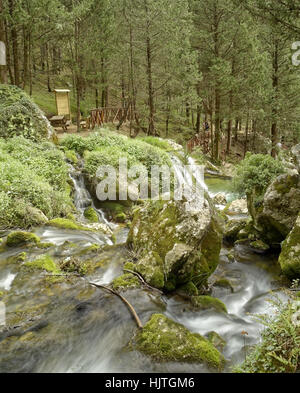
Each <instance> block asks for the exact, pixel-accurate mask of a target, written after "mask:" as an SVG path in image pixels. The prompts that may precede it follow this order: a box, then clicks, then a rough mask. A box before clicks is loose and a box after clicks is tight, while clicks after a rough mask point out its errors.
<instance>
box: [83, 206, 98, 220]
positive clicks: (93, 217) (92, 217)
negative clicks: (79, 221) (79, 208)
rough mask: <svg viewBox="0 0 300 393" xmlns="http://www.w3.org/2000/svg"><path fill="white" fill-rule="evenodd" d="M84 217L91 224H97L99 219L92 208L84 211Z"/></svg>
mask: <svg viewBox="0 0 300 393" xmlns="http://www.w3.org/2000/svg"><path fill="white" fill-rule="evenodd" d="M84 217H85V218H86V219H87V220H88V221H89V222H92V223H98V222H99V217H98V215H97V213H96V210H95V209H93V208H92V207H87V208H86V209H85V211H84Z"/></svg>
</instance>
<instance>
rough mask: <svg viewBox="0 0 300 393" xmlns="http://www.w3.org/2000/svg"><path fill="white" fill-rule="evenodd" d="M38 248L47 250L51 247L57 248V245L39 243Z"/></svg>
mask: <svg viewBox="0 0 300 393" xmlns="http://www.w3.org/2000/svg"><path fill="white" fill-rule="evenodd" d="M37 247H38V248H40V249H42V250H45V249H47V248H50V247H55V244H53V243H39V244H37Z"/></svg>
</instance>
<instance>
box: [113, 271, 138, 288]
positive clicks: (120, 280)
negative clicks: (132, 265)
mask: <svg viewBox="0 0 300 393" xmlns="http://www.w3.org/2000/svg"><path fill="white" fill-rule="evenodd" d="M140 286H141V283H140V281H139V279H138V278H137V277H136V276H134V275H133V274H130V273H129V274H124V275H123V276H120V277H117V278H115V279H114V281H113V283H112V287H113V289H114V290H115V291H119V290H127V289H135V288H140Z"/></svg>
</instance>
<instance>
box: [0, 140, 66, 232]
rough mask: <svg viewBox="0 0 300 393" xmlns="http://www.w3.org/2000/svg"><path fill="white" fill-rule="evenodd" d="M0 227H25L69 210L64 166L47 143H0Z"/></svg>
mask: <svg viewBox="0 0 300 393" xmlns="http://www.w3.org/2000/svg"><path fill="white" fill-rule="evenodd" d="M0 157H1V158H0V202H1V203H0V227H9V228H13V227H22V228H28V227H30V226H33V225H40V224H43V223H45V222H46V221H47V218H48V219H51V218H54V217H57V216H65V215H67V214H68V213H69V212H70V211H71V210H72V200H71V197H70V186H69V184H68V181H69V175H68V166H67V164H66V163H65V161H64V155H63V153H62V152H60V151H59V150H57V149H56V148H55V146H54V145H52V144H51V143H48V142H44V143H40V144H37V143H34V142H32V141H29V140H26V139H25V138H23V137H14V138H12V139H9V140H7V141H3V140H1V142H0Z"/></svg>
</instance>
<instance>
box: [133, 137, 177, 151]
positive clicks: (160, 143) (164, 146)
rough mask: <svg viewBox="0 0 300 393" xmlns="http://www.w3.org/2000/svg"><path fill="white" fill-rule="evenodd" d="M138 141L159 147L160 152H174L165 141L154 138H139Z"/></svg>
mask: <svg viewBox="0 0 300 393" xmlns="http://www.w3.org/2000/svg"><path fill="white" fill-rule="evenodd" d="M139 140H141V141H143V142H146V143H148V144H149V145H152V146H156V147H159V148H160V149H162V150H166V151H172V150H174V149H173V148H172V146H171V145H170V144H169V143H168V142H167V141H165V140H163V139H160V138H156V137H154V136H145V137H142V138H139Z"/></svg>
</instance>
